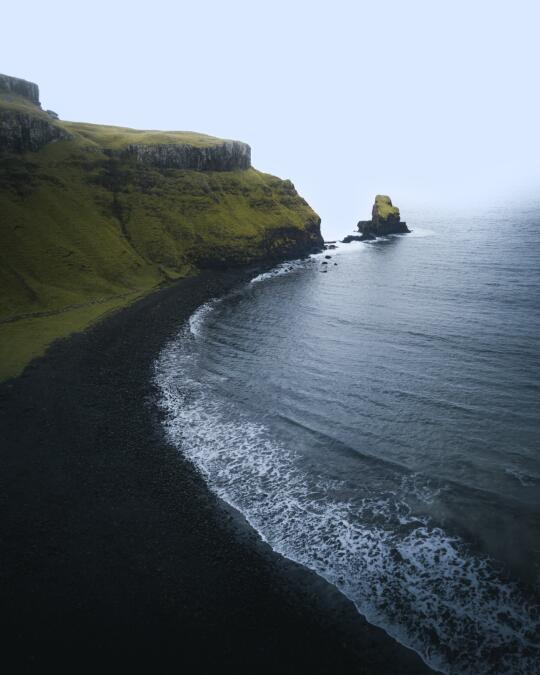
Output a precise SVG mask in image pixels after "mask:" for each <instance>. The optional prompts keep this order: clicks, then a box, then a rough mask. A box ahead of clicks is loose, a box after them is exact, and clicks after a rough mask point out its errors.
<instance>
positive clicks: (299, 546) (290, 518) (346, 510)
mask: <svg viewBox="0 0 540 675" xmlns="http://www.w3.org/2000/svg"><path fill="white" fill-rule="evenodd" d="M213 306H215V305H213V304H212V303H209V304H208V305H205V306H204V307H203V308H201V309H200V310H198V311H197V312H196V313H195V315H194V316H192V317H191V320H190V322H189V324H188V326H187V327H186V328H185V329H184V330H183V331H182V333H181V334H180V335H179V337H178V339H176V340H174V341H173V342H171V343H170V344H169V345H168V346H167V347H166V348H165V349H164V350H163V352H162V354H161V355H160V357H159V359H158V361H157V362H156V367H155V380H156V384H157V386H158V388H159V391H160V393H161V401H160V403H161V406H162V408H163V410H164V412H165V417H166V422H165V424H166V432H167V434H168V436H169V438H170V440H171V442H173V443H174V444H175V445H176V446H177V447H178V448H179V449H180V450H181V451H182V452H183V453H184V454H185V455H187V457H188V458H190V459H191V461H192V462H193V463H194V465H195V466H196V467H197V468H198V470H199V471H200V472H201V473H202V474H203V475H204V477H205V478H206V480H207V482H208V484H209V486H210V488H211V489H212V490H213V491H214V492H215V493H216V494H217V495H218V496H219V497H221V498H222V499H224V500H225V501H227V502H228V503H230V504H231V505H232V506H234V507H235V508H237V509H238V510H239V511H241V512H242V513H243V514H244V516H245V517H246V519H247V521H248V522H249V523H250V524H251V526H252V527H254V529H256V530H257V531H258V532H259V534H260V535H261V537H262V538H263V539H264V540H265V541H267V542H268V543H269V544H270V545H271V546H272V548H273V549H274V550H275V551H277V552H278V553H280V554H282V555H284V556H286V557H287V558H290V559H291V560H294V561H296V562H298V563H301V564H303V565H305V566H306V567H308V568H310V569H312V570H314V571H315V572H316V573H318V574H319V575H321V576H322V577H324V578H325V579H327V580H328V581H329V582H331V583H333V584H334V585H335V586H337V587H338V588H339V589H340V590H341V591H342V592H343V593H344V594H345V595H347V596H348V597H349V598H350V599H351V600H352V601H353V602H354V603H355V605H356V606H357V608H358V610H359V612H361V613H362V614H363V615H365V616H366V618H367V619H368V621H370V622H371V623H373V624H376V625H378V626H381V627H382V628H384V629H385V630H386V631H387V632H388V633H389V634H390V635H392V636H393V637H395V638H396V639H397V640H399V641H400V642H401V643H403V644H405V645H407V646H409V647H410V648H412V649H414V650H416V651H417V652H418V653H419V654H420V655H421V656H422V657H423V658H424V660H425V661H426V662H427V663H428V664H429V665H431V666H432V667H434V668H436V669H439V670H441V671H443V672H447V673H464V674H467V673H470V674H473V673H474V675H481V674H483V673H493V672H497V673H529V672H534V671H535V669H536V668H537V666H538V662H539V661H538V660H539V659H540V651H539V649H538V634H539V631H540V629H539V625H538V607H535V606H531V605H529V604H528V602H527V600H526V599H525V598H524V596H523V594H522V593H521V591H520V589H519V587H518V586H517V585H516V584H514V583H513V582H511V581H508V580H505V579H504V578H503V576H502V575H501V573H500V572H499V571H498V570H497V567H496V565H495V564H494V563H493V561H491V560H490V559H489V558H488V557H485V556H479V555H476V554H475V553H474V552H473V551H472V550H471V549H470V548H469V547H468V546H467V545H466V544H465V542H464V541H462V540H461V539H460V538H459V537H455V536H451V535H450V534H448V533H447V532H445V531H444V530H443V529H442V528H440V527H437V526H436V525H435V524H434V523H433V522H432V521H431V520H430V519H429V518H428V517H427V516H418V515H415V514H414V513H413V512H412V511H411V508H410V506H409V503H408V502H409V498H410V496H411V494H412V495H415V496H416V498H418V499H420V500H424V501H425V503H430V500H431V501H433V500H434V499H435V498H436V497H437V494H438V493H437V490H439V489H441V488H440V487H433V485H431V484H430V482H429V481H427V480H426V479H425V478H424V477H422V476H421V475H419V474H412V475H405V476H403V474H397V473H396V475H395V481H394V487H393V489H387V488H386V489H384V487H382V488H380V489H377V488H376V489H372V490H371V491H368V490H366V491H365V492H364V493H362V494H355V493H353V492H352V491H351V489H350V486H348V485H347V484H346V483H345V481H343V480H339V479H333V478H330V477H328V476H323V475H320V474H319V473H317V472H313V471H308V470H307V469H306V466H305V462H304V461H303V458H302V457H301V456H300V455H299V454H298V453H297V452H295V451H294V450H293V449H291V448H290V447H288V446H287V445H286V444H284V443H283V442H280V441H279V440H278V439H277V438H276V437H275V435H273V433H272V431H271V430H270V429H269V428H268V427H267V426H266V425H265V424H263V423H261V422H258V421H257V420H255V419H253V418H252V417H251V416H250V414H249V413H247V412H246V410H245V409H243V408H240V407H239V406H238V405H237V404H236V403H234V401H232V400H229V399H227V398H225V397H223V396H220V395H219V394H218V392H217V391H216V390H215V389H214V388H213V387H212V386H211V384H208V383H206V381H205V378H204V377H203V376H201V371H200V370H199V366H198V349H197V343H198V340H200V339H201V324H202V323H203V322H204V320H205V319H206V317H207V316H208V314H209V313H210V312H211V310H212V308H213ZM194 317H195V319H194ZM179 369H180V370H179ZM391 471H392V467H387V472H389V473H390V472H391ZM368 487H369V486H368Z"/></svg>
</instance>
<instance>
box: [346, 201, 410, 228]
mask: <svg viewBox="0 0 540 675" xmlns="http://www.w3.org/2000/svg"><path fill="white" fill-rule="evenodd" d="M358 231H359V232H362V234H363V235H371V236H372V238H373V237H381V236H384V235H385V234H406V233H407V232H410V230H409V228H408V227H407V223H404V222H403V221H402V220H401V219H400V213H399V209H398V208H397V206H394V205H393V204H392V200H391V199H390V197H388V196H387V195H377V196H376V197H375V203H374V204H373V210H372V217H371V220H360V221H359V222H358Z"/></svg>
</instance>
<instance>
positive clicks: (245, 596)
mask: <svg viewBox="0 0 540 675" xmlns="http://www.w3.org/2000/svg"><path fill="white" fill-rule="evenodd" d="M254 271H255V270H254V269H253V268H252V269H243V270H235V271H231V272H205V273H202V274H201V275H200V276H198V277H196V278H190V279H185V280H182V281H180V282H177V283H175V284H174V285H172V286H170V287H168V288H164V289H161V290H159V291H157V292H156V293H153V294H151V295H149V296H146V297H144V298H142V299H141V300H139V301H137V302H135V303H134V304H133V305H131V306H129V307H127V308H125V309H123V310H121V311H119V312H117V313H115V314H114V315H112V316H109V317H108V318H107V319H105V320H104V321H102V322H101V323H99V324H97V325H95V326H93V327H92V328H90V329H89V330H87V331H85V332H83V333H79V334H76V335H73V336H72V337H70V338H68V339H65V340H60V341H58V342H57V343H56V344H54V345H53V346H52V347H51V348H50V349H49V350H48V352H47V354H46V355H45V356H44V357H42V358H40V359H38V360H36V361H34V362H32V363H31V364H30V366H29V367H28V368H27V369H26V370H25V371H24V373H23V374H22V375H21V376H20V377H19V378H17V379H15V380H11V381H9V382H6V383H4V384H2V385H0V404H1V412H0V414H1V417H2V425H3V431H2V436H3V439H4V443H3V445H4V468H3V471H2V476H1V478H0V483H1V490H0V499H1V502H2V514H3V515H2V539H3V543H2V554H1V577H2V582H3V583H2V588H3V590H2V594H1V595H2V603H3V608H4V611H3V616H2V633H3V636H4V642H5V644H6V645H8V648H7V649H6V652H8V653H7V654H6V657H9V656H11V657H12V658H15V661H14V662H15V663H18V664H19V665H20V666H21V667H23V666H27V665H30V664H31V665H36V666H42V665H44V664H50V663H54V664H55V665H56V666H58V665H63V666H68V665H69V666H71V667H73V666H74V665H78V664H79V663H80V664H84V665H87V664H88V663H92V664H99V665H104V664H106V665H110V664H112V663H118V664H121V665H122V666H123V667H126V666H129V665H141V663H145V664H149V665H151V666H152V668H153V669H154V670H155V669H158V670H161V669H168V668H170V667H173V666H174V667H181V666H196V667H197V669H198V670H199V671H200V672H202V671H203V670H204V669H205V668H206V669H215V668H218V667H219V668H222V667H223V666H225V665H228V666H232V667H235V668H236V670H237V672H244V671H247V670H253V669H254V668H261V667H264V668H268V667H270V668H272V667H273V668H275V669H277V668H279V669H280V671H281V672H291V673H303V672H306V673H307V672H309V673H312V672H330V671H332V672H336V673H340V672H354V671H360V672H365V673H424V672H426V673H427V672H431V671H429V669H428V668H427V667H426V666H425V665H424V664H423V663H422V661H421V660H420V658H419V657H418V656H417V655H416V654H415V653H413V652H411V651H410V650H408V649H406V648H404V647H402V646H401V645H399V644H398V643H396V642H395V641H394V640H392V639H391V638H390V637H388V636H387V634H386V633H384V631H382V630H381V629H378V628H375V627H373V626H371V625H370V624H368V623H367V622H366V621H365V620H364V619H363V618H362V617H361V616H359V615H358V614H357V611H356V609H355V608H354V606H353V605H352V603H351V602H349V601H348V600H347V599H346V598H345V597H344V596H342V595H341V594H340V593H339V591H337V589H335V588H334V587H332V586H331V585H330V584H328V583H327V582H325V581H324V580H323V579H321V578H320V577H317V576H316V575H315V574H314V573H311V572H309V571H308V570H306V569H305V568H303V567H301V566H299V565H296V564H295V563H292V562H290V561H288V560H286V559H284V558H281V557H280V556H279V555H278V554H276V553H274V552H273V551H272V550H271V549H270V547H269V546H267V545H266V544H264V543H263V542H262V540H261V539H260V538H259V537H258V536H257V535H256V533H255V532H254V531H253V530H251V528H250V527H249V526H248V525H247V523H246V521H245V519H244V518H243V517H242V516H240V515H239V514H238V513H237V512H235V511H234V510H233V509H232V508H231V507H228V506H226V505H225V504H224V503H223V502H221V501H220V500H218V498H217V497H215V496H214V495H213V494H212V493H211V492H210V490H209V489H208V488H207V486H206V484H205V483H204V481H203V480H202V478H201V477H200V476H199V475H198V474H197V472H196V471H195V469H194V468H193V466H192V465H191V464H190V463H189V462H188V461H187V460H185V459H184V458H183V457H182V456H180V455H179V454H178V452H177V451H176V449H175V448H173V447H172V446H171V445H170V444H169V443H168V442H167V441H166V439H165V438H164V434H163V432H162V429H161V424H160V420H159V413H158V410H157V406H155V405H154V399H155V391H154V387H153V384H152V377H151V368H152V365H153V362H154V359H155V357H156V356H157V354H158V353H159V350H160V349H161V347H162V346H163V344H164V343H165V342H166V341H167V340H168V339H170V338H171V337H173V335H174V334H175V333H176V332H177V331H178V328H179V326H180V325H181V323H183V321H184V320H186V319H188V318H189V316H190V315H191V314H192V313H193V311H194V310H195V309H196V308H197V307H199V306H200V305H201V304H203V303H204V302H206V301H207V300H209V299H210V298H212V297H215V296H216V295H222V294H223V293H224V292H226V291H227V290H229V289H232V288H233V287H234V286H235V285H237V284H239V283H243V282H245V281H247V280H249V279H250V278H251V277H252V276H253V274H254Z"/></svg>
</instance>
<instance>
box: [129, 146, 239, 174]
mask: <svg viewBox="0 0 540 675" xmlns="http://www.w3.org/2000/svg"><path fill="white" fill-rule="evenodd" d="M121 154H122V155H123V156H132V157H135V159H137V160H138V161H139V162H143V163H145V164H151V165H152V166H157V167H159V168H163V169H192V170H195V171H235V170H238V169H249V168H250V167H251V148H250V146H249V145H248V144H247V143H241V142H240V141H224V142H223V143H218V144H216V145H211V146H208V147H196V146H194V145H187V144H177V143H167V144H166V143H163V144H156V145H152V144H144V145H143V144H136V143H132V144H130V145H128V146H127V148H126V149H125V150H122V151H121Z"/></svg>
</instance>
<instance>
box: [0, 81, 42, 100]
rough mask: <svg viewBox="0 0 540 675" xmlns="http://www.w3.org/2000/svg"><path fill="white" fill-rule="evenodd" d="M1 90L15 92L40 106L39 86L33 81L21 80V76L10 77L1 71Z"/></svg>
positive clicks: (9, 92)
mask: <svg viewBox="0 0 540 675" xmlns="http://www.w3.org/2000/svg"><path fill="white" fill-rule="evenodd" d="M0 92H2V93H6V94H13V95H15V96H21V97H22V98H26V99H28V101H30V102H31V103H33V104H34V105H36V106H38V107H40V106H41V103H40V102H39V87H38V86H37V84H34V83H33V82H27V81H26V80H21V79H20V78H19V77H10V76H9V75H2V74H1V73H0Z"/></svg>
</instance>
